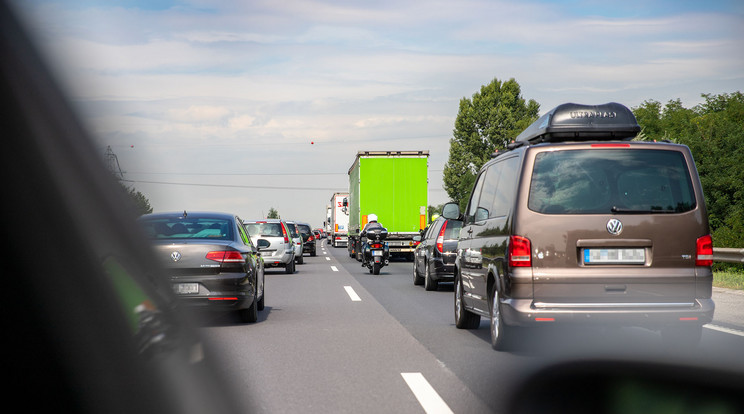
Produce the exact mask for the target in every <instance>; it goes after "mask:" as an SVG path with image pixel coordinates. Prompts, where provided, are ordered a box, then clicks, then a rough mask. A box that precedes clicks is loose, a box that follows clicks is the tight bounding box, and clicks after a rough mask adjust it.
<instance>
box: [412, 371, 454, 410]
mask: <svg viewBox="0 0 744 414" xmlns="http://www.w3.org/2000/svg"><path fill="white" fill-rule="evenodd" d="M400 375H401V376H402V377H403V379H404V380H405V381H406V384H408V388H410V389H411V391H412V392H413V395H415V396H416V399H417V400H418V402H419V404H421V407H422V408H423V409H424V411H426V413H427V414H434V413H437V414H439V413H446V414H452V410H451V409H450V408H449V406H448V405H447V403H446V402H444V400H443V399H442V397H440V396H439V394H437V392H436V391H435V390H434V388H433V387H432V386H431V384H429V381H427V380H426V378H424V376H423V375H422V374H421V373H420V372H401V374H400Z"/></svg>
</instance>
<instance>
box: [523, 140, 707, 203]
mask: <svg viewBox="0 0 744 414" xmlns="http://www.w3.org/2000/svg"><path fill="white" fill-rule="evenodd" d="M528 206H529V208H530V210H533V211H536V212H538V213H544V214H607V213H612V212H650V213H682V212H685V211H690V210H692V209H694V208H695V207H696V202H695V194H694V192H693V189H692V182H691V180H690V173H689V171H688V169H687V164H686V163H685V159H684V156H683V155H682V153H680V152H678V151H664V150H661V151H660V150H644V149H639V150H610V149H607V150H597V149H592V150H566V151H551V152H541V153H539V154H537V156H536V157H535V167H534V169H533V172H532V182H531V184H530V193H529V203H528Z"/></svg>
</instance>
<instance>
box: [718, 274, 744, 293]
mask: <svg viewBox="0 0 744 414" xmlns="http://www.w3.org/2000/svg"><path fill="white" fill-rule="evenodd" d="M713 286H715V287H722V288H728V289H739V290H744V272H737V271H714V272H713Z"/></svg>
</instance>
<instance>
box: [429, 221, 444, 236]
mask: <svg viewBox="0 0 744 414" xmlns="http://www.w3.org/2000/svg"><path fill="white" fill-rule="evenodd" d="M442 223H444V220H436V221H434V223H432V224H431V227H429V231H428V232H427V233H426V238H427V239H436V238H437V236H439V229H441V228H442Z"/></svg>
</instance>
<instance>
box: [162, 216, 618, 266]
mask: <svg viewBox="0 0 744 414" xmlns="http://www.w3.org/2000/svg"><path fill="white" fill-rule="evenodd" d="M608 226H609V224H608ZM171 260H173V261H174V262H177V261H179V260H181V253H180V252H173V253H171Z"/></svg>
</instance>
